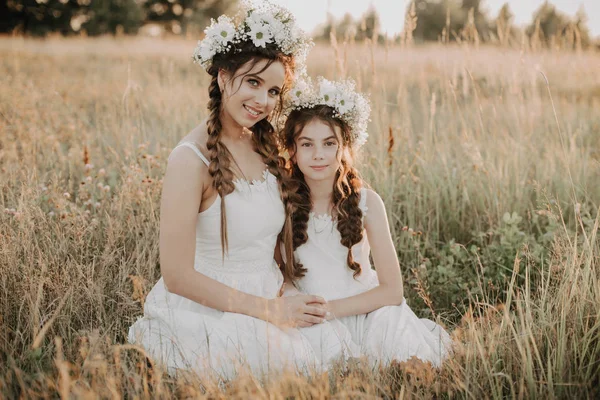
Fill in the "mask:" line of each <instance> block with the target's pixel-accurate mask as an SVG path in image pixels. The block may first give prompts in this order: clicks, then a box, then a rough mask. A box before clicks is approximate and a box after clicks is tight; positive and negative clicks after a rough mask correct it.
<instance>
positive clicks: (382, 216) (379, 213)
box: [364, 189, 387, 227]
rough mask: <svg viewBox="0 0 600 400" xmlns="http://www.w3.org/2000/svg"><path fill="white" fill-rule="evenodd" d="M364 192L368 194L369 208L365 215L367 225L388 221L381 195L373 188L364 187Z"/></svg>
mask: <svg viewBox="0 0 600 400" xmlns="http://www.w3.org/2000/svg"><path fill="white" fill-rule="evenodd" d="M364 193H365V195H366V196H367V200H366V205H367V209H368V210H369V211H368V212H367V214H366V216H365V227H368V226H369V225H380V224H382V223H387V215H386V212H385V205H384V204H383V200H382V199H381V196H379V194H377V192H375V191H374V190H372V189H364Z"/></svg>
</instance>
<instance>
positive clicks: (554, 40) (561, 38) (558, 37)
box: [526, 0, 591, 48]
mask: <svg viewBox="0 0 600 400" xmlns="http://www.w3.org/2000/svg"><path fill="white" fill-rule="evenodd" d="M526 32H527V35H528V36H529V37H530V42H531V44H532V46H533V47H534V48H535V47H537V46H538V45H543V46H546V47H548V46H552V45H555V46H560V47H569V48H575V47H587V46H589V45H590V43H591V38H590V33H589V29H588V27H587V16H586V14H585V10H584V9H583V7H580V8H579V11H578V12H577V14H576V16H575V18H570V17H569V16H567V15H566V14H564V13H562V12H560V11H558V10H557V9H556V7H555V6H554V5H553V4H551V3H550V2H549V1H547V0H546V1H545V2H544V4H542V5H541V6H540V7H539V8H538V9H537V10H536V11H535V12H534V14H533V21H532V23H531V25H529V27H528V28H527V30H526Z"/></svg>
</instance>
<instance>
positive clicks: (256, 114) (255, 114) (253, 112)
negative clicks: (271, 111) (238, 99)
mask: <svg viewBox="0 0 600 400" xmlns="http://www.w3.org/2000/svg"><path fill="white" fill-rule="evenodd" d="M244 109H245V110H246V112H247V113H248V114H249V115H250V116H251V117H252V118H258V117H259V116H260V115H261V114H262V112H261V111H259V110H257V109H255V108H253V107H250V106H247V105H245V104H244Z"/></svg>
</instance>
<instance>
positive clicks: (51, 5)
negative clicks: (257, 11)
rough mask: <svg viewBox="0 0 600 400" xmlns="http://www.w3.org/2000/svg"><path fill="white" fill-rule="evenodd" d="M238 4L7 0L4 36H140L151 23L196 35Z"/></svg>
mask: <svg viewBox="0 0 600 400" xmlns="http://www.w3.org/2000/svg"><path fill="white" fill-rule="evenodd" d="M236 4H237V0H5V1H0V33H17V34H26V35H32V36H45V35H47V34H50V33H60V34H63V35H65V36H67V35H74V34H82V33H85V34H87V35H91V36H95V35H103V34H113V35H114V34H120V33H123V34H136V33H138V31H139V30H140V28H141V27H142V26H143V25H145V24H148V23H156V24H160V25H161V26H162V27H163V29H164V30H166V31H168V32H171V33H173V34H186V33H188V32H189V31H195V32H197V33H198V34H199V33H200V31H201V30H202V29H204V27H205V26H206V25H207V24H208V23H209V22H210V19H211V18H217V17H218V16H219V15H221V14H223V13H225V12H227V11H228V10H229V9H230V8H231V7H234V6H235V5H236Z"/></svg>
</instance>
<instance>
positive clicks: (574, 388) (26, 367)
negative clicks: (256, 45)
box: [0, 37, 600, 399]
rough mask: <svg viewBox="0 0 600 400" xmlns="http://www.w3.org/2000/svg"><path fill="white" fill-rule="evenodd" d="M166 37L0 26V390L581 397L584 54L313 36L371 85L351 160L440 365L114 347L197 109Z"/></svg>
mask: <svg viewBox="0 0 600 400" xmlns="http://www.w3.org/2000/svg"><path fill="white" fill-rule="evenodd" d="M194 46H195V43H194V42H190V41H184V40H180V39H144V38H134V39H126V38H116V39H109V38H100V39H86V38H77V39H68V40H67V39H58V38H50V39H47V40H34V39H22V38H8V37H4V38H0V54H1V57H0V89H1V90H0V397H6V398H17V397H21V398H38V397H39V398H56V397H60V398H63V399H66V398H71V397H74V398H88V397H94V398H95V397H102V398H121V397H127V398H171V397H186V398H229V397H240V398H248V397H252V398H269V399H279V398H281V399H283V398H298V399H301V398H347V397H351V398H377V397H382V398H473V399H480V398H494V399H497V398H507V397H508V398H519V399H521V398H532V399H537V398H598V396H600V282H599V279H600V258H599V250H600V245H599V241H598V238H597V233H598V225H599V218H600V213H599V211H600V208H599V207H600V184H598V182H600V74H598V71H600V53H597V52H596V53H593V52H581V51H558V50H536V51H533V50H531V49H530V48H528V47H527V46H524V47H522V48H502V47H483V46H482V47H479V46H475V45H468V44H463V45H457V44H454V45H445V46H444V45H439V44H438V45H430V46H422V47H413V46H400V45H372V44H368V43H367V44H359V43H356V44H354V43H353V44H340V45H335V44H334V45H324V44H322V45H318V46H317V47H316V48H315V49H314V50H313V52H312V53H311V56H310V58H309V73H310V74H311V75H313V76H316V75H325V76H326V77H329V78H339V77H343V76H349V77H353V78H354V79H355V80H356V82H357V85H358V87H359V88H360V89H361V90H363V91H366V92H368V93H370V96H371V104H372V109H373V113H372V118H371V119H372V121H371V123H370V126H369V131H370V138H369V141H368V143H367V144H366V145H365V146H364V147H363V150H362V153H363V154H362V157H361V159H360V160H359V161H360V162H359V166H360V170H361V172H362V174H363V176H364V178H365V180H366V182H368V184H369V185H371V187H373V189H374V190H376V191H377V192H378V193H380V195H381V196H382V198H383V200H384V202H385V204H386V207H387V212H388V218H389V222H390V226H391V229H392V234H393V238H394V241H395V244H396V248H397V251H398V256H399V259H400V262H401V267H402V272H403V276H404V280H405V281H404V289H405V293H406V297H407V300H408V303H409V305H410V306H411V307H412V308H413V310H415V312H416V313H417V315H419V316H422V317H428V318H432V319H436V320H437V321H438V322H440V323H442V324H444V325H445V326H446V327H447V328H448V330H449V331H451V332H452V335H453V338H454V340H455V343H456V345H455V353H454V356H453V357H452V358H450V359H449V360H447V361H446V362H445V364H444V366H443V368H442V369H440V370H434V369H431V368H428V367H427V366H426V365H423V364H420V363H416V362H413V361H409V362H404V363H397V364H394V365H392V366H390V367H387V368H382V369H379V370H370V369H368V368H366V367H364V366H362V365H360V364H357V365H354V366H351V367H350V368H348V369H343V370H342V369H340V370H332V371H330V372H329V373H325V374H314V375H313V376H310V377H299V376H296V375H294V374H287V375H284V376H280V377H273V378H270V379H267V380H266V381H258V380H257V379H255V378H254V377H251V376H247V375H241V376H240V377H239V379H236V380H234V381H231V382H227V383H224V384H223V383H219V382H214V381H210V380H206V379H203V378H202V377H199V376H194V375H193V374H185V375H182V376H180V377H178V378H177V379H175V378H170V377H169V376H168V375H166V374H164V372H163V371H162V370H161V367H160V365H158V364H156V363H155V362H154V361H153V360H149V359H147V357H146V355H145V354H144V352H143V350H142V349H140V348H137V347H135V346H131V345H129V344H127V343H126V333H127V329H128V327H129V325H130V324H131V323H132V322H133V321H135V319H136V318H137V317H138V316H140V315H141V313H142V306H143V300H144V297H145V295H146V294H147V293H148V291H149V290H150V288H151V287H152V285H153V284H154V283H155V282H156V281H157V280H158V278H159V277H160V266H159V259H158V221H159V212H158V208H159V202H160V191H161V177H162V174H163V172H164V169H165V166H166V159H167V157H168V155H169V152H170V150H171V149H172V148H173V146H174V145H175V144H176V143H177V142H178V141H179V139H180V138H181V137H183V136H184V135H185V134H186V133H187V132H188V131H189V130H190V129H192V128H193V127H194V126H196V125H197V124H198V123H199V122H200V121H201V120H202V118H204V117H205V116H206V113H207V112H206V104H207V99H208V96H207V85H208V75H207V74H206V73H205V72H204V71H203V70H202V69H201V68H200V67H199V66H197V65H194V64H192V63H191V53H192V50H193V48H194Z"/></svg>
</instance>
